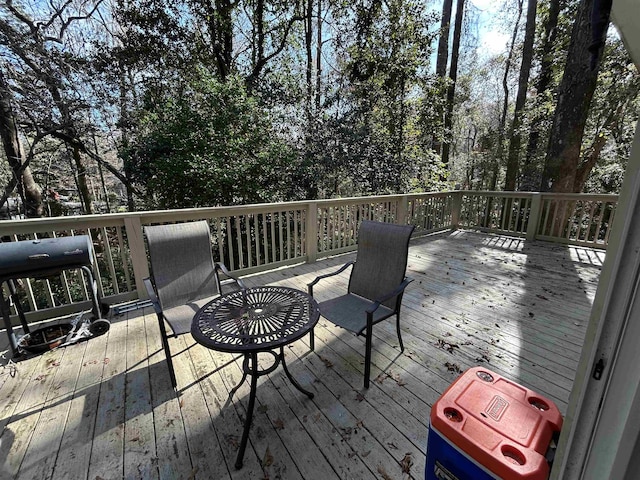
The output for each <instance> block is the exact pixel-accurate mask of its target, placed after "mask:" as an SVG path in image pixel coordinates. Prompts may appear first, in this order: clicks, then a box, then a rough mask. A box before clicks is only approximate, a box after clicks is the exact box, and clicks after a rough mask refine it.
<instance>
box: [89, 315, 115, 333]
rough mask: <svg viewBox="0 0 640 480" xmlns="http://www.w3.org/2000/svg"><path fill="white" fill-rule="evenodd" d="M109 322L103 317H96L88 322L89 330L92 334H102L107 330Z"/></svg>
mask: <svg viewBox="0 0 640 480" xmlns="http://www.w3.org/2000/svg"><path fill="white" fill-rule="evenodd" d="M110 326H111V323H110V322H109V320H105V319H104V318H98V319H97V320H94V321H93V322H91V323H90V324H89V331H90V332H91V334H92V335H94V336H96V337H97V336H99V335H104V334H105V333H107V332H108V331H109V327H110Z"/></svg>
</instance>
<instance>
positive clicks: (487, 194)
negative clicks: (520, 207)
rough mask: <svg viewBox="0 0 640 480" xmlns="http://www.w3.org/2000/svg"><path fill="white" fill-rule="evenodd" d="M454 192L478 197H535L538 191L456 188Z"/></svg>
mask: <svg viewBox="0 0 640 480" xmlns="http://www.w3.org/2000/svg"><path fill="white" fill-rule="evenodd" d="M452 193H459V194H460V193H461V194H462V195H473V196H476V197H518V198H522V197H533V195H535V194H536V193H537V192H497V191H496V192H487V191H486V190H455V191H453V192H452Z"/></svg>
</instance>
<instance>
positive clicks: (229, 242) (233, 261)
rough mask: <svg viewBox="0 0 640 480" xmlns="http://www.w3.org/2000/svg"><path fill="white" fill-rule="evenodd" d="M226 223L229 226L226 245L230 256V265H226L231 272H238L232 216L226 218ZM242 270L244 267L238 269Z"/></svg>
mask: <svg viewBox="0 0 640 480" xmlns="http://www.w3.org/2000/svg"><path fill="white" fill-rule="evenodd" d="M225 223H226V225H227V232H226V233H227V235H226V245H227V249H228V255H229V263H225V264H226V265H228V266H229V268H230V269H231V270H236V255H235V250H234V246H233V228H231V215H227V216H226V217H225ZM238 268H242V267H238Z"/></svg>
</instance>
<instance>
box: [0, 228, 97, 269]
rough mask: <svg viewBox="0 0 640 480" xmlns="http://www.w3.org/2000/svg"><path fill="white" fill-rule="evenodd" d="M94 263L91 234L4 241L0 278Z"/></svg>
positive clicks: (0, 257) (0, 260) (0, 247)
mask: <svg viewBox="0 0 640 480" xmlns="http://www.w3.org/2000/svg"><path fill="white" fill-rule="evenodd" d="M92 263H93V255H92V252H91V240H90V238H89V236H88V235H77V236H75V237H59V238H43V239H40V240H22V241H18V242H5V243H0V278H20V277H38V276H40V275H44V274H48V273H49V272H51V271H55V270H56V269H64V268H74V267H82V266H91V265H92Z"/></svg>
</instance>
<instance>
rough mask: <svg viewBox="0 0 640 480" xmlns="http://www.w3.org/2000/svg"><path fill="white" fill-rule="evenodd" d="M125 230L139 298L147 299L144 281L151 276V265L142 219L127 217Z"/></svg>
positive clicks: (125, 218) (134, 216) (132, 216)
mask: <svg viewBox="0 0 640 480" xmlns="http://www.w3.org/2000/svg"><path fill="white" fill-rule="evenodd" d="M124 228H125V230H126V232H127V241H128V242H129V252H130V254H131V265H132V266H133V276H134V278H135V281H136V290H137V291H138V298H139V299H146V298H147V290H146V289H145V288H144V283H143V282H142V279H144V278H147V277H148V276H149V265H148V264H147V252H146V250H145V248H144V237H143V234H142V224H141V223H140V217H139V216H137V215H131V216H129V215H127V216H126V217H124Z"/></svg>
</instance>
